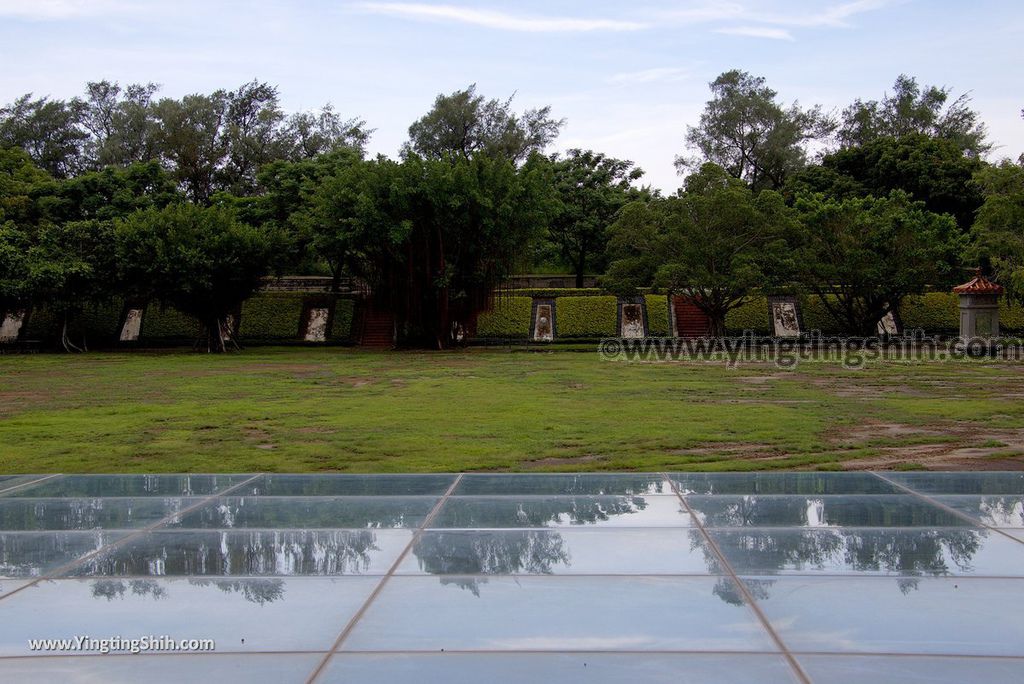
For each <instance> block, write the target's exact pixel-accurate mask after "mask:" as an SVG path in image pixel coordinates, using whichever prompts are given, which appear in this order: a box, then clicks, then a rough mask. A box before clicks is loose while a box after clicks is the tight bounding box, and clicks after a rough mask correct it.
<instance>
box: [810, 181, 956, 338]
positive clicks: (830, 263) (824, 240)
mask: <svg viewBox="0 0 1024 684" xmlns="http://www.w3.org/2000/svg"><path fill="white" fill-rule="evenodd" d="M797 209H798V211H799V212H800V222H799V225H798V226H797V230H796V235H794V238H793V243H794V247H795V249H794V250H793V260H792V265H793V273H794V277H795V279H796V281H797V282H798V283H800V284H801V285H802V286H803V287H804V288H805V290H806V291H807V292H809V293H812V294H815V295H817V298H818V301H819V302H820V303H821V304H822V306H823V307H824V308H825V309H827V310H828V312H829V314H830V318H832V319H834V320H836V321H842V327H843V328H845V330H846V331H847V332H849V333H854V334H858V335H864V336H871V335H874V334H875V333H876V326H877V323H878V321H879V320H880V319H881V318H882V317H883V316H884V315H885V314H886V313H887V312H888V311H889V310H890V308H891V307H893V306H898V305H899V303H900V301H901V300H902V299H903V298H904V297H906V296H907V295H910V294H917V293H921V292H923V291H924V290H925V288H926V286H928V285H934V284H942V283H944V282H946V281H948V279H949V277H950V273H951V271H952V269H951V263H952V262H953V261H954V260H955V259H956V256H957V254H958V253H959V251H960V250H961V248H962V244H963V238H962V236H961V235H960V233H959V231H958V230H957V228H956V223H955V222H954V221H953V219H952V218H951V217H949V216H947V215H939V214H935V213H932V212H929V211H927V210H926V209H925V207H924V204H923V203H921V202H914V201H912V200H911V199H910V198H909V196H908V195H907V194H906V193H904V192H902V191H893V192H892V193H891V194H890V195H889V196H888V197H884V198H878V199H876V198H873V197H868V198H866V199H847V200H835V199H826V198H824V197H823V196H821V195H815V196H808V197H802V198H800V200H799V201H798V202H797ZM829 295H835V296H834V297H830V296H829ZM805 324H806V326H807V328H808V329H813V327H812V324H811V322H810V321H806V320H805ZM822 329H823V330H824V329H825V328H824V327H823V328H822Z"/></svg>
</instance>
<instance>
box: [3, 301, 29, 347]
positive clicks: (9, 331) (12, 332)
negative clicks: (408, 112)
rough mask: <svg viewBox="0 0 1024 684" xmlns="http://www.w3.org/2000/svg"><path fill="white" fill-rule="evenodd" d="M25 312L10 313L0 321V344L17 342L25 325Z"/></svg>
mask: <svg viewBox="0 0 1024 684" xmlns="http://www.w3.org/2000/svg"><path fill="white" fill-rule="evenodd" d="M25 313H26V312H25V310H24V309H22V310H21V311H11V312H10V313H8V314H7V315H6V316H4V317H3V320H2V321H0V343H8V344H9V343H11V342H17V341H18V336H19V335H21V326H22V325H23V324H24V323H25Z"/></svg>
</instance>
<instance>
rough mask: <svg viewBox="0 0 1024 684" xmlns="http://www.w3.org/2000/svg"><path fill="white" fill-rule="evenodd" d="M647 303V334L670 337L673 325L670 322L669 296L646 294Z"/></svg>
mask: <svg viewBox="0 0 1024 684" xmlns="http://www.w3.org/2000/svg"><path fill="white" fill-rule="evenodd" d="M644 301H645V302H646V303H647V328H648V330H647V334H648V335H649V336H651V337H668V336H669V335H670V334H671V330H672V329H671V327H670V326H669V324H668V296H667V295H663V294H660V295H655V294H648V295H644Z"/></svg>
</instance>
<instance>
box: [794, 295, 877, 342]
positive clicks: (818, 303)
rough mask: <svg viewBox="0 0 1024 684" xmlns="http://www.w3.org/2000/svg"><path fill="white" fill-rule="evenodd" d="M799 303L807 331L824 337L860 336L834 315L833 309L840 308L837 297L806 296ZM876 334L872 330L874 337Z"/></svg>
mask: <svg viewBox="0 0 1024 684" xmlns="http://www.w3.org/2000/svg"><path fill="white" fill-rule="evenodd" d="M798 301H799V305H800V315H801V317H802V318H803V323H804V330H805V331H807V332H820V333H821V334H823V335H852V334H859V332H860V331H854V330H851V329H850V327H849V326H848V325H847V324H846V323H845V322H844V321H841V320H840V319H838V318H837V317H836V315H835V314H834V313H833V309H836V308H837V307H838V306H839V300H838V299H837V298H836V297H835V295H830V294H826V295H823V296H817V295H815V296H804V297H800V298H799V300H798ZM875 332H877V331H876V330H872V332H871V334H872V335H873V334H874V333H875Z"/></svg>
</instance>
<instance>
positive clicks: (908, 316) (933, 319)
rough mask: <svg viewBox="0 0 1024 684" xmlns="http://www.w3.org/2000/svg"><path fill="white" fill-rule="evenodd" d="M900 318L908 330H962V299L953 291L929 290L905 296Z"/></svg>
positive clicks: (947, 331)
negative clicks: (920, 293)
mask: <svg viewBox="0 0 1024 684" xmlns="http://www.w3.org/2000/svg"><path fill="white" fill-rule="evenodd" d="M900 318H901V319H902V320H903V327H904V328H905V329H906V330H924V331H926V332H929V333H951V334H955V333H958V332H960V301H959V297H957V295H955V294H953V293H952V292H928V293H925V294H922V295H910V296H909V297H905V298H904V299H903V302H902V303H901V304H900Z"/></svg>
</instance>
